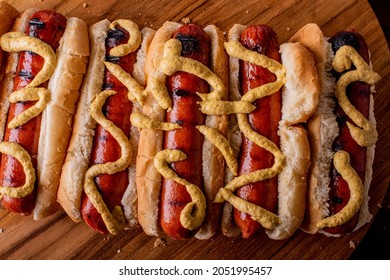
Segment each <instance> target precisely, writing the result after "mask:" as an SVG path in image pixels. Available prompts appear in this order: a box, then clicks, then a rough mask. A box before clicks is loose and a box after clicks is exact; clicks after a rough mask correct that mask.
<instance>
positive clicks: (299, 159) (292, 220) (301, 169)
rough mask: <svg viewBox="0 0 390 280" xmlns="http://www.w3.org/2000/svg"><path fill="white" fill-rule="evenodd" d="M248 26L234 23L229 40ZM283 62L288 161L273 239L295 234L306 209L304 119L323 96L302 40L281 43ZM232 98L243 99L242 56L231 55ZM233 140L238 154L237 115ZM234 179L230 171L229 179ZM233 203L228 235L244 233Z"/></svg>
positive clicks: (226, 216) (225, 227) (283, 142)
mask: <svg viewBox="0 0 390 280" xmlns="http://www.w3.org/2000/svg"><path fill="white" fill-rule="evenodd" d="M245 28H246V27H245V26H242V25H234V26H233V27H232V28H231V29H230V30H229V32H228V40H229V41H230V40H234V41H238V40H239V38H240V36H241V33H242V32H243V30H244V29H245ZM280 52H281V60H282V64H283V65H284V67H285V69H286V82H285V85H284V86H283V88H282V119H281V121H280V123H279V132H278V134H279V136H280V146H281V151H282V153H283V154H284V156H285V165H284V168H283V169H282V171H281V172H280V173H279V175H278V193H279V195H278V212H277V213H276V214H277V215H278V216H279V218H280V220H281V223H280V224H279V225H278V226H277V227H275V228H274V229H269V230H266V232H267V234H268V236H269V237H270V238H272V239H284V238H287V237H289V236H291V235H292V234H293V233H294V232H295V231H296V230H297V229H298V228H299V226H300V225H301V223H302V220H303V217H304V211H305V193H306V176H307V171H308V168H309V165H310V147H309V142H308V138H307V131H306V130H305V129H304V128H303V126H302V125H300V123H304V122H306V121H307V120H308V118H309V117H310V116H311V115H312V114H313V113H314V111H315V109H316V107H317V105H318V98H319V79H318V76H317V72H316V68H315V65H314V60H313V57H312V54H311V53H310V52H309V51H308V50H307V49H306V48H305V47H304V46H303V45H301V44H297V43H285V44H282V45H281V46H280ZM229 68H230V99H231V100H232V101H236V100H239V99H240V98H241V94H240V85H239V84H240V83H239V59H237V58H234V57H230V58H229ZM229 140H230V143H231V145H232V147H233V149H234V151H235V154H236V157H237V156H238V154H239V152H240V146H241V132H240V130H239V128H238V125H237V120H236V117H235V116H234V115H232V116H230V117H229ZM232 179H233V176H232V174H231V173H230V172H229V175H228V176H227V178H226V180H227V182H229V181H231V180H232ZM231 212H232V206H231V205H230V204H229V203H227V202H226V203H225V206H224V212H223V217H222V232H223V234H224V235H227V236H237V235H239V233H240V230H239V229H238V227H237V226H236V225H235V224H234V221H233V219H232V213H231Z"/></svg>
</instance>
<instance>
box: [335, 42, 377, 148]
mask: <svg viewBox="0 0 390 280" xmlns="http://www.w3.org/2000/svg"><path fill="white" fill-rule="evenodd" d="M351 63H353V64H354V65H355V67H356V70H351V71H348V72H346V73H345V74H343V75H342V76H341V77H340V79H339V80H338V81H337V84H336V90H335V96H336V98H337V99H338V102H339V104H340V107H341V108H342V109H343V110H344V112H345V114H347V116H348V117H349V118H350V119H351V120H352V121H353V122H354V123H355V124H356V125H357V126H355V125H353V124H352V123H350V122H347V125H348V128H349V130H350V132H351V136H352V138H353V139H354V140H355V141H356V142H357V143H358V144H359V145H360V146H362V147H367V146H371V145H373V144H374V143H375V142H376V140H377V139H378V133H377V131H376V129H375V126H374V125H373V124H372V123H371V122H369V121H368V120H367V119H366V118H365V117H364V116H363V115H362V113H360V112H359V111H358V110H357V109H356V108H355V107H354V106H353V105H352V104H351V102H350V101H349V100H348V97H347V94H346V88H347V86H348V85H349V84H350V83H352V82H355V81H363V82H366V83H367V84H370V85H373V84H375V83H376V82H377V81H378V80H379V79H380V76H379V75H378V74H377V73H375V72H373V71H372V70H371V68H370V66H369V65H368V64H367V63H366V62H365V61H364V59H363V58H362V57H361V56H360V55H359V53H358V52H357V51H356V50H355V49H354V48H353V47H351V46H343V47H341V48H340V49H339V50H338V51H337V52H336V55H335V58H334V60H333V68H334V69H335V70H336V71H337V72H343V71H346V70H348V69H351Z"/></svg>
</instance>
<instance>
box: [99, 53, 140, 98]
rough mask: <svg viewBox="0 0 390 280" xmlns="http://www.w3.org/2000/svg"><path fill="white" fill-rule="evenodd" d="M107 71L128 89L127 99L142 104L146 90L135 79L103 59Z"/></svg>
mask: <svg viewBox="0 0 390 280" xmlns="http://www.w3.org/2000/svg"><path fill="white" fill-rule="evenodd" d="M104 64H105V65H106V67H107V69H108V71H110V72H111V73H112V74H113V75H114V76H115V77H116V78H117V79H118V80H119V81H120V82H121V83H122V84H124V85H125V87H126V88H127V90H128V99H129V100H130V101H131V102H133V103H135V102H138V103H139V104H141V105H143V104H144V101H145V98H146V96H147V92H146V91H145V89H144V88H143V87H142V86H141V85H140V84H139V83H137V81H136V80H135V79H134V78H133V77H132V76H131V75H130V74H129V73H127V72H126V71H125V70H123V69H122V67H120V66H119V65H117V64H115V63H111V62H106V61H104Z"/></svg>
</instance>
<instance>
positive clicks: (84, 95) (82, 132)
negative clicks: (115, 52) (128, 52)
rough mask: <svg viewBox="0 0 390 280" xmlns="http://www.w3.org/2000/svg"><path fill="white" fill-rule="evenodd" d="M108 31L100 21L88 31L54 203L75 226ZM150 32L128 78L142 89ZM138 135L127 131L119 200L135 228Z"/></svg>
mask: <svg viewBox="0 0 390 280" xmlns="http://www.w3.org/2000/svg"><path fill="white" fill-rule="evenodd" d="M109 28H110V22H109V21H108V20H106V19H105V20H102V21H100V22H98V23H95V24H94V25H92V26H91V27H90V30H89V38H90V44H91V55H90V58H89V64H88V69H87V74H86V76H85V79H84V83H83V86H82V90H81V95H80V100H79V102H78V105H77V110H76V114H75V119H74V124H73V134H72V137H71V140H70V143H69V147H68V152H67V155H66V159H65V163H64V165H63V167H62V174H61V179H60V186H59V189H58V194H57V200H58V202H59V203H60V204H61V206H62V207H63V209H64V210H65V212H66V213H67V214H68V215H69V216H70V217H71V218H72V219H73V220H74V221H76V222H79V221H81V219H82V218H81V212H80V210H81V196H82V192H83V183H84V176H85V173H86V171H87V170H88V168H89V163H90V154H91V151H92V145H93V136H94V132H95V127H96V122H95V120H94V119H93V118H92V116H91V114H90V104H91V103H92V102H93V101H94V99H95V97H96V95H97V94H98V93H99V92H101V90H102V86H103V78H104V69H105V66H104V63H103V61H104V59H105V52H106V48H105V39H106V37H107V32H108V30H109ZM153 34H154V31H153V30H151V29H149V28H145V29H144V30H142V31H141V35H142V43H141V46H140V48H139V50H138V51H137V62H136V63H135V64H134V70H133V73H132V76H133V77H134V79H135V80H136V81H137V82H138V83H140V84H141V85H145V75H144V73H143V71H142V69H143V66H144V62H145V56H146V55H145V54H146V52H147V49H148V47H149V43H150V41H151V38H152V37H153ZM133 110H134V111H137V110H140V106H139V105H138V104H135V105H134V108H133ZM138 139H139V133H138V130H137V129H135V128H134V127H132V128H131V131H130V143H131V146H132V149H133V157H134V158H133V160H132V163H131V164H130V166H129V168H128V171H129V185H128V187H127V189H126V191H125V193H124V195H123V197H122V201H121V202H122V205H123V208H124V214H125V216H126V218H127V220H128V226H130V227H132V226H134V225H136V224H137V217H136V211H135V210H136V204H137V195H136V190H135V184H134V181H135V178H134V177H135V170H134V169H135V155H136V153H137V147H138Z"/></svg>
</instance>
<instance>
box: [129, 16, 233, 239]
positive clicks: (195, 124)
mask: <svg viewBox="0 0 390 280" xmlns="http://www.w3.org/2000/svg"><path fill="white" fill-rule="evenodd" d="M223 42H224V37H223V34H222V33H221V31H220V30H219V29H218V28H216V27H215V26H212V25H210V26H207V27H206V28H204V29H202V28H200V27H199V26H197V25H194V24H186V25H181V24H179V23H173V22H166V23H165V24H164V25H163V27H161V28H160V29H159V30H158V31H157V33H156V36H155V37H154V39H153V41H152V43H151V47H150V50H149V52H148V55H147V61H146V68H145V69H146V73H147V77H148V78H147V80H148V85H147V91H148V94H149V95H148V97H147V100H146V102H145V106H144V107H143V112H142V113H143V117H145V118H147V119H149V125H142V126H139V127H140V128H141V129H142V130H141V132H140V146H139V150H138V156H137V165H136V167H137V169H136V172H137V176H136V183H137V193H138V201H139V203H138V218H139V222H140V224H141V226H142V228H143V229H144V231H145V232H146V234H148V235H159V234H161V232H162V230H163V231H164V232H165V233H166V234H167V235H169V236H170V237H172V238H174V239H186V238H189V237H191V236H193V235H195V237H196V238H198V239H208V238H210V237H211V236H213V235H214V234H215V233H216V231H217V228H218V219H219V210H220V206H219V205H217V204H213V203H212V201H213V200H214V198H215V195H216V192H217V191H218V189H219V188H220V187H221V186H222V185H223V177H224V175H223V172H221V171H222V170H223V166H224V160H223V157H222V154H221V152H220V151H219V149H218V148H217V147H216V146H215V145H214V144H212V142H213V140H212V139H210V138H209V136H208V135H209V133H212V134H213V135H214V136H213V137H212V138H213V139H217V138H218V137H223V135H224V134H225V132H226V127H227V118H226V116H215V115H206V114H203V113H202V112H201V111H200V106H199V104H198V103H199V102H201V101H202V100H207V99H210V100H220V101H221V100H227V78H228V77H227V56H226V53H225V52H224V51H223ZM208 132H209V133H208ZM216 135H218V136H216ZM161 229H162V230H161Z"/></svg>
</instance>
